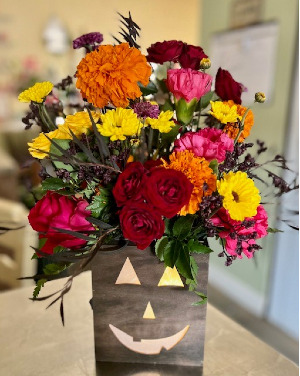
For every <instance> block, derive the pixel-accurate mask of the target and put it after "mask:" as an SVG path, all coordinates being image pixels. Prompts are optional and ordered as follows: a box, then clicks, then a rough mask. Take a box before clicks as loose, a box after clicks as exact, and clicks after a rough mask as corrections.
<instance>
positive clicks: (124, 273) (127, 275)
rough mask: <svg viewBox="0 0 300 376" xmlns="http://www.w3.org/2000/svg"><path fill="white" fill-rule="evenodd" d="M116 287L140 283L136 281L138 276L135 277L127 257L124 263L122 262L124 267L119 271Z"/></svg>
mask: <svg viewBox="0 0 300 376" xmlns="http://www.w3.org/2000/svg"><path fill="white" fill-rule="evenodd" d="M115 284H116V285H123V284H129V285H140V284H141V282H140V280H139V279H138V276H137V275H136V272H135V270H134V269H133V266H132V264H131V262H130V260H129V257H127V259H126V261H125V262H124V265H123V267H122V269H121V271H120V274H119V276H118V278H117V280H116V283H115Z"/></svg>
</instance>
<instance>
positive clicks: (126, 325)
mask: <svg viewBox="0 0 300 376" xmlns="http://www.w3.org/2000/svg"><path fill="white" fill-rule="evenodd" d="M198 264H199V272H198V282H199V281H200V284H201V287H200V288H201V291H203V292H204V293H205V287H204V286H206V283H207V271H208V258H207V256H206V255H205V258H203V260H200V263H198ZM92 276H93V313H94V333H95V348H96V359H97V360H100V361H104V362H120V363H122V362H125V363H156V364H176V363H178V364H181V365H190V366H199V365H201V364H202V360H201V359H202V356H203V349H204V332H205V313H206V307H205V305H204V306H200V307H199V306H198V307H194V306H192V304H193V303H194V302H195V300H196V299H197V298H195V294H193V293H191V292H189V291H188V287H187V286H186V285H184V283H183V281H182V279H181V277H180V276H179V274H178V272H177V270H176V269H171V268H166V267H165V266H164V264H163V263H161V262H159V260H158V259H157V257H156V256H155V255H154V254H153V253H152V252H151V251H150V249H146V250H144V251H140V250H138V249H137V248H135V247H127V248H126V249H124V250H122V251H119V252H110V253H106V252H99V253H98V254H97V255H96V257H95V262H94V263H93V265H92ZM200 278H201V279H200Z"/></svg>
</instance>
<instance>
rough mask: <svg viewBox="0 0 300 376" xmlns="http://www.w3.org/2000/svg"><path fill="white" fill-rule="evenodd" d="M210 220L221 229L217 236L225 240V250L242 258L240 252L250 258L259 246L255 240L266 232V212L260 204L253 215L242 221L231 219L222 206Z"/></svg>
mask: <svg viewBox="0 0 300 376" xmlns="http://www.w3.org/2000/svg"><path fill="white" fill-rule="evenodd" d="M211 222H212V223H213V224H214V226H216V227H220V228H221V229H222V230H221V232H220V233H219V236H220V238H222V239H225V240H226V244H225V248H226V251H227V252H228V253H229V254H230V255H232V256H237V257H238V258H242V253H244V255H246V256H247V257H248V258H252V257H253V254H254V252H255V251H256V250H257V249H259V248H260V247H259V246H258V245H257V244H256V240H257V239H260V238H263V237H264V236H266V235H267V234H268V233H267V229H268V214H267V212H266V211H265V209H264V207H263V206H262V205H259V206H258V208H257V214H256V215H255V216H254V217H251V218H245V220H244V221H243V222H240V221H234V220H232V219H231V218H230V216H229V214H228V212H227V210H225V209H224V208H222V209H220V210H219V211H218V213H217V214H216V215H214V216H213V217H212V218H211Z"/></svg>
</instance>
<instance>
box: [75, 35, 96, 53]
mask: <svg viewBox="0 0 300 376" xmlns="http://www.w3.org/2000/svg"><path fill="white" fill-rule="evenodd" d="M102 42H103V35H102V34H101V33H98V32H93V33H88V34H83V35H81V36H80V37H78V38H76V39H74V40H73V48H74V50H76V49H77V48H82V47H85V48H90V50H91V51H93V50H95V49H96V48H97V47H98V45H99V44H100V43H102Z"/></svg>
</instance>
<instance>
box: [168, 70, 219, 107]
mask: <svg viewBox="0 0 300 376" xmlns="http://www.w3.org/2000/svg"><path fill="white" fill-rule="evenodd" d="M211 84H212V77H211V76H210V75H209V74H206V73H203V72H198V71H196V70H193V69H190V68H188V69H169V70H168V72H167V87H168V89H169V90H170V91H171V93H173V94H174V97H175V98H176V100H179V99H180V98H183V99H184V100H185V101H186V102H188V103H189V102H191V101H192V100H193V99H194V98H196V99H197V100H199V99H200V98H201V97H202V96H203V95H205V94H206V93H208V92H209V91H210V89H211Z"/></svg>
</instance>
